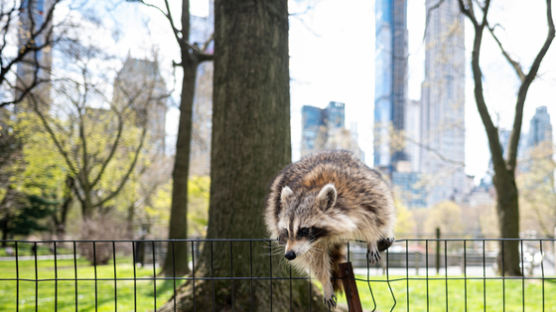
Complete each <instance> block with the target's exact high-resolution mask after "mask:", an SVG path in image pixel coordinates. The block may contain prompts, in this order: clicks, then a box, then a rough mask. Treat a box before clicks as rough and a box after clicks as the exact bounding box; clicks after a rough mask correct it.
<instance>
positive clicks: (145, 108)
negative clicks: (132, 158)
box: [113, 56, 168, 154]
mask: <svg viewBox="0 0 556 312" xmlns="http://www.w3.org/2000/svg"><path fill="white" fill-rule="evenodd" d="M146 88H148V89H149V90H145V89H146ZM151 88H152V89H151ZM135 94H141V95H140V96H138V97H135V96H131V98H130V95H135ZM167 96H168V90H167V89H166V83H165V82H164V79H162V76H161V75H160V70H159V67H158V62H156V61H154V62H153V61H149V60H142V59H136V58H132V57H130V56H128V58H127V59H126V60H125V62H124V65H123V67H122V69H121V70H120V71H119V72H118V74H117V76H116V78H115V80H114V95H113V103H114V105H126V103H127V104H129V103H128V101H130V100H133V103H131V104H132V105H133V109H134V111H135V113H136V115H135V117H136V121H137V122H138V123H141V122H142V120H143V119H144V118H145V117H146V118H147V131H148V137H149V140H148V149H149V150H150V151H153V152H155V153H160V154H163V153H164V152H165V148H166V145H165V138H166V110H167V106H166V102H167Z"/></svg>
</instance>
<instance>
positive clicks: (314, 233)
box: [309, 226, 328, 242]
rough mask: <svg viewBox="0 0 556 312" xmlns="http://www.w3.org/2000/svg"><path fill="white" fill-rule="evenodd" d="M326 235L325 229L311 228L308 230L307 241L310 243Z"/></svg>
mask: <svg viewBox="0 0 556 312" xmlns="http://www.w3.org/2000/svg"><path fill="white" fill-rule="evenodd" d="M326 235H328V230H327V229H325V228H319V227H316V226H313V227H311V228H310V229H309V240H310V241H312V242H314V241H316V240H317V239H319V238H321V237H324V236H326Z"/></svg>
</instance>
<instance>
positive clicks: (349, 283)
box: [340, 262, 363, 312]
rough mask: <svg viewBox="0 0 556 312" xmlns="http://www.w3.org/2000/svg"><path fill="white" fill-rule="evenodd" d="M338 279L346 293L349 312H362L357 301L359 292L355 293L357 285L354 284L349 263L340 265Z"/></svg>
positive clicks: (359, 302)
mask: <svg viewBox="0 0 556 312" xmlns="http://www.w3.org/2000/svg"><path fill="white" fill-rule="evenodd" d="M340 274H341V276H340V279H342V284H343V285H344V292H345V293H346V300H347V303H348V309H349V311H350V312H362V311H363V308H362V307H361V301H360V300H359V292H358V291H357V284H356V283H355V276H354V275H353V267H352V266H351V262H344V263H340Z"/></svg>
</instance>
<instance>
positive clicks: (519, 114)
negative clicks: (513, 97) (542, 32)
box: [508, 0, 555, 170]
mask: <svg viewBox="0 0 556 312" xmlns="http://www.w3.org/2000/svg"><path fill="white" fill-rule="evenodd" d="M546 19H547V24H548V33H547V35H546V39H545V41H544V44H543V46H542V48H541V49H540V50H539V52H538V53H537V55H536V56H535V59H534V61H533V64H532V65H531V68H530V69H529V72H528V73H527V75H526V76H525V79H524V80H523V82H522V84H521V86H520V87H519V91H518V94H517V103H516V107H515V116H514V124H513V129H512V133H511V135H510V143H509V145H508V151H509V155H508V166H509V167H510V168H511V169H512V170H515V167H516V162H517V148H518V145H519V137H520V135H521V123H522V121H523V107H524V105H525V99H526V97H527V91H529V87H530V86H531V83H533V80H534V79H535V77H536V76H537V73H538V71H539V67H540V65H541V62H542V60H543V58H544V56H545V55H546V52H547V51H548V49H549V48H550V45H551V44H552V41H553V40H554V35H555V28H554V20H553V19H552V0H546Z"/></svg>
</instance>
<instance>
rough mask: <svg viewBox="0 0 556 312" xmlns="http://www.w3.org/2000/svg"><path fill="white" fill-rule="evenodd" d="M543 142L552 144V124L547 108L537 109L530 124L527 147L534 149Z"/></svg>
mask: <svg viewBox="0 0 556 312" xmlns="http://www.w3.org/2000/svg"><path fill="white" fill-rule="evenodd" d="M542 142H550V143H552V124H551V123H550V114H548V110H547V108H546V106H540V107H537V110H536V111H535V115H534V116H533V118H531V121H530V122H529V134H528V136H527V147H528V148H532V147H534V146H536V145H539V144H540V143H542Z"/></svg>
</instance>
